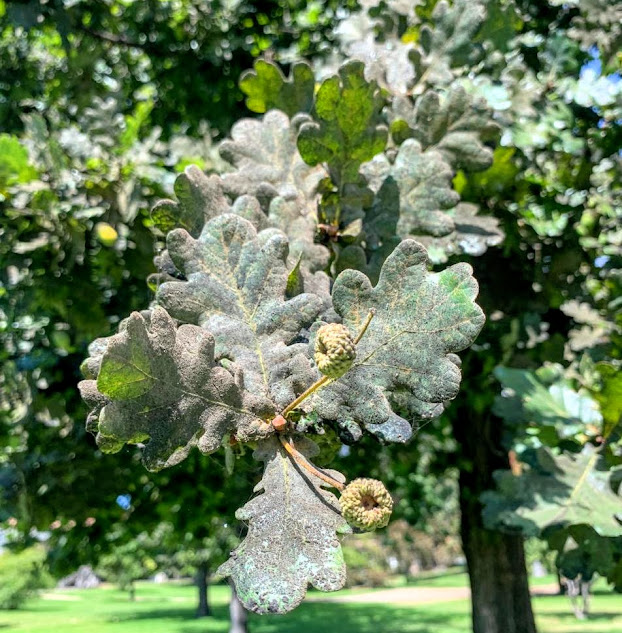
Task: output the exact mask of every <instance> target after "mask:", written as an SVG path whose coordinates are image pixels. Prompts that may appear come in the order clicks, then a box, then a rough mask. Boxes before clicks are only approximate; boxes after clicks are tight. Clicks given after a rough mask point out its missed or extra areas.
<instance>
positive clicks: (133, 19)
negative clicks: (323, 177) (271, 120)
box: [0, 0, 355, 137]
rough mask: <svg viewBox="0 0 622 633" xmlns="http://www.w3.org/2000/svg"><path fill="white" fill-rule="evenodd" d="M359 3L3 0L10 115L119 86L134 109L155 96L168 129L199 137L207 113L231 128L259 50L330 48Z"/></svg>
mask: <svg viewBox="0 0 622 633" xmlns="http://www.w3.org/2000/svg"><path fill="white" fill-rule="evenodd" d="M354 4H355V3H354V2H351V1H350V0H346V1H345V2H337V1H335V0H331V1H330V2H326V3H324V4H323V6H322V10H321V11H318V10H317V7H314V6H313V5H307V3H306V2H301V1H296V2H289V1H288V2H285V1H281V2H277V3H274V4H273V5H271V6H267V5H266V4H265V3H261V2H255V1H253V0H243V1H236V2H233V3H226V2H218V1H216V0H209V1H207V2H204V1H203V0H179V1H177V2H152V3H146V4H145V3H127V2H124V1H123V0H111V1H108V2H103V3H95V4H93V5H91V4H88V3H84V2H73V0H49V1H47V2H41V1H40V0H11V1H10V2H5V1H4V0H3V1H2V2H1V3H0V60H1V63H0V68H1V69H2V70H1V71H0V92H1V94H2V99H0V102H1V104H2V105H0V121H2V122H3V125H6V126H7V127H8V128H9V129H18V128H19V127H20V117H21V114H22V112H23V111H24V109H33V108H34V109H37V108H38V107H39V106H40V105H41V104H43V105H44V107H45V105H54V106H58V107H60V108H62V110H63V112H64V113H65V114H66V116H67V117H68V118H69V119H72V118H73V116H74V113H75V110H76V108H77V109H78V111H83V110H84V109H85V108H87V107H89V106H90V104H91V103H92V100H93V98H95V97H99V98H102V99H105V98H106V97H107V96H108V95H110V94H116V96H117V97H118V98H119V101H120V102H121V103H122V104H124V106H123V107H124V110H123V114H129V113H130V111H131V107H132V106H131V104H132V103H133V102H134V101H135V100H136V99H137V98H140V97H141V95H142V96H144V95H145V94H147V95H150V96H153V97H154V98H155V100H156V101H157V107H156V109H155V111H154V115H153V120H154V123H155V124H156V125H159V126H161V127H163V128H164V131H165V134H166V136H167V137H168V135H169V134H170V133H172V132H175V131H176V130H178V129H179V128H183V127H185V128H189V129H190V130H191V131H192V133H193V135H196V133H197V132H198V131H199V128H200V125H201V122H203V121H204V120H205V119H206V118H208V119H209V121H210V123H211V125H212V126H213V127H215V128H217V129H220V130H221V131H226V130H228V129H229V128H230V126H231V124H232V123H233V122H234V121H235V120H236V119H238V118H240V117H241V116H242V115H243V107H242V103H241V101H242V100H241V94H240V92H239V90H238V89H237V79H238V77H239V76H240V73H241V72H242V71H243V70H245V69H246V68H248V67H250V66H251V64H252V62H253V60H254V59H255V58H257V57H258V56H259V55H260V54H262V53H263V52H265V51H267V50H270V51H276V52H277V53H278V54H280V55H281V56H283V57H284V58H286V59H288V60H290V59H293V58H295V57H296V56H298V55H310V56H313V57H319V56H321V55H323V54H326V53H327V52H328V51H329V47H330V42H331V40H332V39H333V37H334V35H333V34H332V25H333V21H334V17H335V14H336V12H337V11H338V9H342V10H343V9H347V8H348V7H349V6H350V5H354ZM16 74H18V76H19V77H20V81H15V80H14V79H15V75H16ZM208 113H209V114H208ZM206 115H208V116H207V117H206Z"/></svg>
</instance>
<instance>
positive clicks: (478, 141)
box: [389, 86, 500, 171]
mask: <svg viewBox="0 0 622 633" xmlns="http://www.w3.org/2000/svg"><path fill="white" fill-rule="evenodd" d="M389 116H390V119H391V132H392V134H393V135H394V138H396V140H397V141H398V142H400V141H401V140H402V139H404V138H406V137H409V136H412V137H413V138H415V139H416V140H417V141H419V143H421V146H422V147H423V149H428V148H434V149H437V150H439V151H440V152H441V154H443V156H444V157H445V159H446V160H447V162H448V163H449V164H450V165H451V166H452V167H453V169H454V170H456V169H465V170H467V171H480V170H483V169H487V168H488V167H490V166H491V165H492V150H491V149H490V148H488V147H486V145H484V142H486V141H490V140H493V139H495V138H496V137H497V136H498V135H499V130H500V128H499V125H498V124H497V123H495V122H494V121H493V120H492V116H491V112H490V109H489V108H488V106H487V105H486V102H485V101H484V99H482V98H473V97H472V96H471V95H469V94H468V93H467V92H466V90H465V89H464V88H463V87H462V86H451V87H450V88H449V90H448V91H447V93H446V94H445V95H441V94H439V93H438V92H436V91H433V90H429V91H428V92H426V93H425V94H423V95H422V96H421V97H419V98H418V99H417V101H416V102H415V103H414V104H413V103H412V101H411V100H410V99H409V98H407V97H396V98H395V99H394V101H393V103H392V109H391V111H390V113H389Z"/></svg>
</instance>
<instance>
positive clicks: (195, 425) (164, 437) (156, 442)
mask: <svg viewBox="0 0 622 633" xmlns="http://www.w3.org/2000/svg"><path fill="white" fill-rule="evenodd" d="M80 388H81V391H82V392H83V394H84V395H86V396H87V398H91V399H92V398H93V397H95V396H96V394H99V395H100V396H101V403H102V404H103V407H102V408H101V412H100V413H99V420H98V425H97V431H98V432H97V443H98V445H99V446H100V448H101V449H102V450H103V451H105V452H117V451H119V450H120V449H121V448H122V447H123V445H124V444H125V443H130V444H136V443H145V447H144V451H143V462H144V464H145V467H146V468H147V469H149V470H160V469H161V468H164V467H166V466H172V465H174V464H177V463H178V462H180V461H182V460H183V459H184V458H185V457H186V456H187V455H188V453H189V451H190V449H191V448H192V447H193V446H197V447H198V448H199V449H200V450H201V451H202V452H204V453H211V452H213V451H215V450H217V449H218V448H219V447H220V445H221V442H222V440H223V438H224V437H225V436H226V435H228V434H230V433H234V434H235V435H236V436H237V437H239V438H241V439H243V438H246V439H247V440H249V439H257V438H260V437H265V436H267V435H268V434H269V433H270V432H271V427H270V425H269V424H267V423H266V422H265V420H266V419H268V420H269V419H270V418H271V416H272V414H273V408H272V407H271V403H270V402H269V401H266V400H265V399H262V398H261V397H259V396H256V395H251V394H250V393H247V392H244V391H243V389H242V388H241V385H240V384H238V381H236V379H235V377H234V375H232V374H231V373H230V372H229V371H227V370H226V369H225V368H223V367H221V366H219V365H218V364H217V363H216V362H215V360H214V338H213V337H212V335H211V334H209V333H208V332H206V331H205V330H203V329H202V328H200V327H197V326H195V325H187V324H186V325H181V326H179V327H176V326H175V323H174V321H173V319H171V317H170V316H169V315H168V314H167V312H166V310H164V309H163V308H161V307H156V308H155V309H154V310H153V312H152V313H151V315H150V322H149V324H148V323H147V321H146V319H145V317H143V316H142V315H140V314H139V313H138V312H134V313H133V314H132V315H131V316H130V317H129V319H128V320H127V323H126V324H125V327H124V329H123V330H122V331H121V332H119V334H116V335H115V336H112V337H110V338H109V339H108V340H107V344H106V348H105V351H103V354H102V356H101V363H100V367H99V370H98V373H97V379H96V380H93V379H91V380H87V381H83V382H82V383H80Z"/></svg>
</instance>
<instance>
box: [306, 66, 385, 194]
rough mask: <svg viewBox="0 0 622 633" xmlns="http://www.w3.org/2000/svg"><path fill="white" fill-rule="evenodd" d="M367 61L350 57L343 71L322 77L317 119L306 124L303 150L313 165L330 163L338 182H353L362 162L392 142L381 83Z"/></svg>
mask: <svg viewBox="0 0 622 633" xmlns="http://www.w3.org/2000/svg"><path fill="white" fill-rule="evenodd" d="M364 69H365V67H364V65H363V64H362V63H361V62H359V61H351V62H348V63H346V64H344V65H343V66H342V67H341V68H340V69H339V74H338V75H335V76H332V77H329V78H328V79H326V80H324V81H323V82H322V85H321V86H320V88H319V90H318V93H317V95H316V99H315V105H314V108H313V119H314V120H313V121H308V122H306V123H303V124H302V126H301V127H300V133H299V135H298V150H299V151H300V155H301V156H302V158H303V160H304V161H306V162H307V163H308V164H309V165H318V164H320V163H327V164H328V170H329V172H330V174H331V178H332V179H333V182H334V183H335V184H336V185H338V186H340V185H342V184H344V183H346V182H354V181H356V180H357V178H358V170H359V167H360V165H361V164H362V163H364V162H366V161H368V160H370V159H371V158H373V157H374V156H375V155H376V154H378V153H379V152H381V151H382V150H383V149H384V147H385V145H386V142H387V128H386V127H385V126H384V125H382V124H381V123H382V118H381V110H382V107H383V105H384V99H383V97H382V96H381V94H380V91H379V90H378V86H377V84H376V82H373V81H372V82H368V81H367V80H366V79H365V76H364Z"/></svg>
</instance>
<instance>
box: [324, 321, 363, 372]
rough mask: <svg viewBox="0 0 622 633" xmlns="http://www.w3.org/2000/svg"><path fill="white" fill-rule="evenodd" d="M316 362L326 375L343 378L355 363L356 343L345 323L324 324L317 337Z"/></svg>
mask: <svg viewBox="0 0 622 633" xmlns="http://www.w3.org/2000/svg"><path fill="white" fill-rule="evenodd" d="M314 358H315V362H316V364H317V367H318V369H319V370H320V372H322V374H324V376H328V377H329V378H334V379H336V378H341V376H343V375H344V374H345V373H346V372H347V371H348V369H350V367H352V363H354V359H355V358H356V343H355V342H354V338H353V337H352V334H351V333H350V330H348V328H347V327H346V326H345V325H341V324H340V323H329V324H327V325H323V326H322V327H321V328H320V329H319V330H318V332H317V338H316V339H315V355H314Z"/></svg>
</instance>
